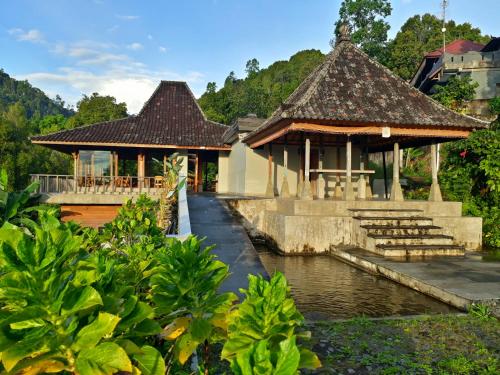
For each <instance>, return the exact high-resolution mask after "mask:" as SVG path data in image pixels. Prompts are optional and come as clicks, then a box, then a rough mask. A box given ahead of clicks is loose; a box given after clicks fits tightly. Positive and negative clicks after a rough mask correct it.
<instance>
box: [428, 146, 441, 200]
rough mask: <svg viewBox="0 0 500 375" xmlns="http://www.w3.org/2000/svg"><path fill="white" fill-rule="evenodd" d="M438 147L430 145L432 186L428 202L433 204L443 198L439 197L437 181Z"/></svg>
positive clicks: (439, 191) (439, 190)
mask: <svg viewBox="0 0 500 375" xmlns="http://www.w3.org/2000/svg"><path fill="white" fill-rule="evenodd" d="M438 160H439V156H438V147H437V145H436V144H435V143H433V144H432V145H431V171H432V185H431V191H430V194H429V200H430V201H434V202H442V201H443V197H442V196H441V189H440V187H439V181H438V167H439V165H438V163H439V161H438Z"/></svg>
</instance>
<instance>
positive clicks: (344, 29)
mask: <svg viewBox="0 0 500 375" xmlns="http://www.w3.org/2000/svg"><path fill="white" fill-rule="evenodd" d="M350 41H351V28H350V27H349V24H348V23H347V22H346V21H342V23H341V24H340V25H339V29H338V35H337V44H339V43H341V42H350Z"/></svg>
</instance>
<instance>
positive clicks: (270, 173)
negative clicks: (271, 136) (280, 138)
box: [266, 143, 274, 198]
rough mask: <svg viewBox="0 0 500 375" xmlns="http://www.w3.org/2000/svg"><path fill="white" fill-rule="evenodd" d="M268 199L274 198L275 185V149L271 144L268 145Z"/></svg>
mask: <svg viewBox="0 0 500 375" xmlns="http://www.w3.org/2000/svg"><path fill="white" fill-rule="evenodd" d="M266 197H269V198H272V197H274V183H273V147H272V144H271V143H269V144H268V145H267V186H266Z"/></svg>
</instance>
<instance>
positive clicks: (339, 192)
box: [335, 145, 344, 199]
mask: <svg viewBox="0 0 500 375" xmlns="http://www.w3.org/2000/svg"><path fill="white" fill-rule="evenodd" d="M337 169H340V146H338V145H337ZM343 194H344V193H343V192H342V185H341V180H340V173H337V175H336V176H335V198H337V199H342V196H343Z"/></svg>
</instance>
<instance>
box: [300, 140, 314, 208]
mask: <svg viewBox="0 0 500 375" xmlns="http://www.w3.org/2000/svg"><path fill="white" fill-rule="evenodd" d="M304 156H305V163H304V187H303V188H302V195H301V197H300V199H304V200H312V199H313V195H312V191H311V172H310V169H311V140H310V139H309V138H306V147H305V155H304Z"/></svg>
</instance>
